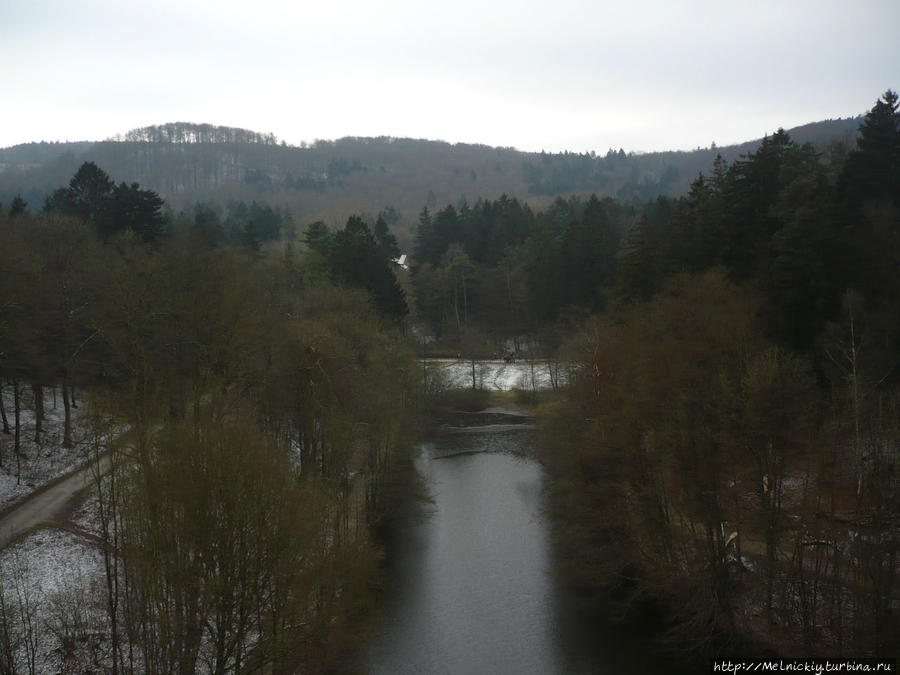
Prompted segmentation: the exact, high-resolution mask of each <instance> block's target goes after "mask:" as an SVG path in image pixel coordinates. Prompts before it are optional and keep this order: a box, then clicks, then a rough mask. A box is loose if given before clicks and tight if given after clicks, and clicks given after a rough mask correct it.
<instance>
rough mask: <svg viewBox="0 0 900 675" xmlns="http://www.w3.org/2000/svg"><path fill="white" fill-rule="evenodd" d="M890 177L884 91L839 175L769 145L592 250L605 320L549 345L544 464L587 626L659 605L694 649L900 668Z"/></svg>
mask: <svg viewBox="0 0 900 675" xmlns="http://www.w3.org/2000/svg"><path fill="white" fill-rule="evenodd" d="M898 167H900V115H898V105H897V96H896V94H895V93H893V92H890V91H889V92H887V93H886V94H885V95H884V97H883V98H882V99H880V100H879V101H878V102H877V103H876V104H875V106H874V107H873V108H872V109H871V110H870V111H869V113H868V114H867V115H866V116H865V119H864V120H863V122H862V124H861V126H860V135H859V138H858V141H857V143H856V144H855V147H854V148H852V149H850V151H849V152H848V153H847V154H846V156H845V157H843V159H842V161H840V162H836V161H834V160H833V159H830V160H829V161H823V158H822V157H821V156H820V155H819V154H818V153H817V152H815V151H814V149H813V148H812V147H810V146H808V145H805V144H803V145H798V144H796V143H795V142H793V141H792V139H791V138H790V137H789V135H788V134H786V133H784V132H782V131H779V132H777V133H776V134H774V135H773V136H771V137H768V138H766V139H765V140H764V141H763V143H762V144H761V146H760V147H759V149H758V150H757V151H755V152H752V153H748V154H747V155H745V156H743V157H741V158H739V159H737V160H736V161H734V162H731V163H730V164H729V163H726V162H724V161H717V162H716V165H715V167H714V170H713V171H712V173H711V174H710V175H701V176H698V177H697V179H696V180H695V181H694V183H693V184H692V186H691V190H690V192H689V194H688V195H686V196H685V197H683V198H681V199H678V200H675V201H672V200H668V199H666V198H664V197H660V198H659V199H657V200H655V201H653V202H652V203H649V204H647V205H646V207H645V208H644V210H643V211H642V212H641V213H640V214H639V215H638V217H637V219H636V221H635V222H634V223H633V224H632V225H631V226H630V227H628V228H627V229H625V230H624V231H623V232H622V233H621V234H622V237H621V248H620V249H619V251H618V253H617V256H616V257H615V264H614V265H608V261H610V260H612V259H611V258H603V257H600V256H599V250H598V249H590V250H593V251H594V255H595V256H597V257H596V258H595V260H596V261H597V263H596V264H598V265H599V268H598V269H602V270H604V273H603V274H597V275H594V276H593V277H592V279H594V280H595V281H596V283H598V284H599V283H600V282H601V280H603V281H604V283H603V285H601V286H600V287H599V289H597V290H596V291H594V292H593V295H590V294H588V295H584V294H583V292H582V297H584V298H585V300H586V302H587V304H588V306H590V307H591V308H592V309H597V308H600V307H601V306H602V307H605V308H606V311H604V312H603V313H601V314H595V315H593V316H592V318H590V319H589V320H588V321H587V322H586V323H584V324H583V327H582V329H581V330H580V331H579V332H578V333H577V334H575V335H573V336H569V337H568V338H567V339H566V340H565V343H564V344H563V346H562V348H561V354H562V355H563V356H562V358H563V360H564V361H568V362H569V363H571V364H573V367H574V373H573V375H572V378H571V381H572V385H571V386H570V388H569V389H568V390H567V391H566V392H565V394H564V395H563V397H562V398H561V399H560V400H559V401H558V402H557V403H556V404H554V405H553V407H552V409H551V410H550V411H549V412H548V415H547V418H548V424H547V427H546V429H545V431H546V434H545V454H544V459H545V462H546V466H547V467H548V471H549V474H550V476H551V487H550V494H551V509H552V515H553V518H554V522H555V523H556V526H557V528H558V529H557V537H558V540H559V543H560V544H559V545H560V550H561V551H562V552H563V559H564V562H563V564H562V566H563V568H564V569H565V572H566V573H567V574H568V575H569V578H570V579H571V580H572V582H573V583H574V584H576V585H578V586H579V587H580V588H582V589H583V590H584V592H585V593H586V594H587V595H589V596H590V597H592V598H593V599H594V602H595V603H596V604H597V606H599V607H603V608H604V610H603V611H605V612H612V613H613V614H617V613H619V612H621V613H622V614H627V613H628V611H629V608H630V609H631V611H633V610H634V608H635V607H640V606H643V605H646V604H648V602H649V601H651V600H652V601H653V602H654V603H656V602H660V601H661V602H662V604H663V605H664V606H665V607H667V608H668V610H667V611H668V612H669V621H668V623H667V630H668V636H669V639H670V641H671V644H672V645H673V646H676V645H677V648H678V649H687V650H694V651H695V653H700V654H703V653H708V652H709V651H710V650H717V651H719V653H722V652H723V651H724V652H725V653H735V651H737V652H738V653H747V651H748V650H749V649H753V650H756V651H760V652H766V650H768V653H778V654H782V655H791V656H808V655H810V654H819V655H830V656H834V655H861V654H870V655H876V654H877V655H882V656H887V657H891V658H896V656H897V649H898V646H900V645H898V641H897V636H898V635H900V624H898V599H900V584H898V574H900V560H898V544H900V521H898V514H900V489H898V488H900V480H898V460H900V454H898V450H900V426H898V419H900V417H898V403H900V389H898V385H900V379H898V377H900V371H898V354H900V341H898V340H900V302H898V298H900V288H898V280H900V277H898V274H897V270H898V269H900V266H898V263H900V237H898V233H900V172H898ZM588 206H589V205H588ZM587 213H589V211H588V208H587V206H586V207H585V214H587ZM587 217H588V216H587V215H584V216H582V221H583V220H584V219H586V218H587ZM569 222H570V223H572V227H577V223H578V220H577V219H576V220H570V221H569ZM609 222H615V218H609ZM592 231H594V232H601V231H603V228H600V229H599V230H598V229H597V228H594V229H593V230H592ZM557 232H558V235H557V237H556V238H555V239H554V238H547V239H545V240H544V241H549V242H551V243H555V245H556V246H557V247H558V249H562V247H563V245H564V241H565V237H566V229H565V228H564V227H563V226H562V225H560V226H559V227H558V228H557ZM597 240H598V241H600V240H602V237H601V236H600V235H599V234H598V235H597ZM524 248H525V250H527V248H528V244H527V240H526V244H525V247H524ZM581 254H582V255H583V256H586V257H587V258H589V259H590V258H591V256H590V254H589V253H587V252H585V251H582V252H581ZM527 261H528V258H527V257H526V258H525V263H526V264H527ZM526 269H527V268H526ZM609 270H611V272H609ZM571 283H572V281H567V282H565V283H564V284H563V283H561V285H560V286H559V288H563V287H567V288H566V290H565V291H564V292H563V294H562V295H560V296H559V297H560V300H559V302H555V303H553V305H552V306H554V307H563V306H564V305H565V302H566V300H567V299H568V298H571V297H572V294H573V293H575V291H574V290H573V289H572V288H571V287H570V285H571ZM548 285H550V284H548ZM588 288H594V287H591V286H589V287H588ZM544 290H546V286H544V287H542V289H541V291H542V292H543V291H544ZM742 643H743V644H742ZM747 643H749V644H751V645H752V644H755V645H756V646H755V647H748V644H747Z"/></svg>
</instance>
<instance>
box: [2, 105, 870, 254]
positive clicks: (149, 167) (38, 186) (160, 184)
mask: <svg viewBox="0 0 900 675" xmlns="http://www.w3.org/2000/svg"><path fill="white" fill-rule="evenodd" d="M858 123H859V120H858V119H856V120H854V119H839V120H829V121H824V122H817V123H812V124H808V125H805V126H803V127H798V128H796V129H793V130H791V134H792V135H793V137H794V138H795V140H796V141H799V142H805V141H810V142H812V143H814V144H815V145H816V147H817V148H818V149H819V150H820V151H822V152H830V150H829V148H830V147H831V145H832V143H833V142H834V141H838V142H843V141H846V140H848V139H851V138H852V136H853V134H855V131H856V127H857V126H858ZM758 145H759V141H758V140H757V141H751V142H747V143H744V144H741V145H733V146H727V147H725V146H723V147H720V148H716V147H715V145H714V144H713V145H712V146H711V147H709V148H705V149H697V150H695V151H691V152H660V153H648V154H633V153H626V152H625V150H623V149H621V148H619V149H612V148H610V149H608V150H605V151H603V152H596V153H594V152H586V153H572V152H564V153H543V152H542V153H533V152H531V153H529V152H518V151H516V150H514V149H512V148H492V147H488V146H482V145H467V144H449V143H444V142H439V141H425V140H415V139H407V138H390V137H383V138H343V139H340V140H336V141H316V142H315V143H312V144H310V145H302V146H300V147H295V146H289V145H287V144H283V143H280V142H278V141H277V139H276V138H275V137H274V136H272V135H271V134H260V133H257V132H253V131H248V130H244V129H234V128H231V127H216V126H212V125H208V124H188V123H173V124H164V125H158V126H152V127H145V128H142V129H135V130H132V131H130V132H128V133H126V134H124V135H123V136H121V137H116V138H113V139H110V140H108V141H103V142H98V143H87V142H78V143H30V144H25V145H18V146H14V147H11V148H5V149H0V202H3V203H9V201H10V200H11V199H12V198H13V197H14V196H15V195H16V194H21V195H22V196H23V198H24V199H25V200H26V201H28V202H29V203H31V204H42V203H43V201H44V199H45V198H46V196H47V195H48V194H50V192H52V191H53V190H55V189H56V188H57V187H58V186H59V185H61V184H63V183H64V182H65V181H67V180H68V179H69V177H70V176H71V175H72V174H73V173H74V172H75V171H76V170H77V169H78V167H79V166H81V165H82V164H83V163H85V162H93V163H95V164H97V165H98V166H101V167H103V169H104V170H105V171H107V172H109V174H110V175H112V176H115V177H116V180H120V181H121V180H124V181H126V182H127V183H129V184H130V183H132V182H137V183H139V184H140V185H141V186H142V187H144V188H145V189H150V190H153V191H155V192H156V193H158V194H159V195H160V196H161V197H162V198H164V199H165V200H166V203H167V205H168V207H169V208H170V209H171V210H172V211H173V213H175V214H177V213H178V212H180V211H185V212H188V213H191V212H192V211H193V210H194V208H195V207H196V205H197V204H198V202H199V203H201V204H202V205H204V206H205V207H207V208H219V209H223V208H225V206H226V205H227V204H228V203H229V202H242V201H243V202H246V203H251V202H253V201H257V202H259V203H261V204H265V205H267V206H269V207H270V208H272V209H274V210H276V211H279V212H289V213H290V214H291V215H292V216H293V218H294V220H295V221H296V222H298V223H301V224H304V223H308V222H312V221H316V220H321V221H324V222H326V223H328V224H329V225H330V226H333V227H334V226H339V225H342V224H343V223H344V222H345V221H346V219H347V218H348V217H350V216H351V215H357V214H363V215H367V216H369V217H373V218H374V216H375V215H376V214H377V213H378V212H379V211H382V210H387V209H388V208H389V207H390V208H391V209H393V210H394V212H395V213H396V214H397V215H398V218H397V221H396V222H395V223H389V225H391V227H392V228H393V229H394V232H395V234H396V235H397V236H398V238H399V239H400V242H401V244H402V246H403V247H404V249H406V248H407V247H408V246H409V245H410V244H411V241H412V235H411V232H412V228H413V227H414V226H415V224H416V220H417V214H418V213H419V212H420V211H421V209H422V206H423V205H427V206H428V207H429V208H430V209H435V208H436V207H438V206H439V205H441V204H445V203H448V202H449V203H457V202H458V201H459V200H460V199H461V198H464V199H467V200H468V201H470V202H473V203H474V202H475V201H477V200H478V199H480V198H483V199H496V198H498V197H499V196H500V195H502V194H508V195H514V196H516V197H518V198H519V199H527V200H528V202H529V204H531V205H533V206H546V205H547V204H549V203H550V202H551V201H552V199H553V198H554V197H556V196H557V195H563V196H569V195H572V194H582V195H586V194H590V193H591V192H594V193H596V194H598V195H600V196H610V197H615V198H617V199H619V200H622V201H629V200H632V199H635V198H637V199H638V200H646V199H648V198H653V197H656V195H657V194H660V193H662V194H666V195H668V196H671V197H677V196H679V195H681V194H683V193H684V192H685V191H686V190H687V188H688V186H689V184H690V182H691V180H692V179H693V177H694V176H696V175H697V172H698V171H708V170H709V169H710V168H711V166H712V162H713V160H714V159H715V157H716V155H717V154H718V153H721V154H722V156H723V157H724V158H725V159H726V160H729V161H730V160H733V159H736V158H737V157H738V156H739V155H740V154H742V153H746V152H749V151H752V150H754V149H755V148H756V147H757V146H758Z"/></svg>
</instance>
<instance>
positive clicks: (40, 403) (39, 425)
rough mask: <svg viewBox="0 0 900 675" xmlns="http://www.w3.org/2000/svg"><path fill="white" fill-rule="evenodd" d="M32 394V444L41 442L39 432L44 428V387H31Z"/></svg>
mask: <svg viewBox="0 0 900 675" xmlns="http://www.w3.org/2000/svg"><path fill="white" fill-rule="evenodd" d="M31 391H32V393H33V394H34V442H35V443H40V442H41V431H42V429H43V426H44V387H43V386H41V385H40V384H33V385H31Z"/></svg>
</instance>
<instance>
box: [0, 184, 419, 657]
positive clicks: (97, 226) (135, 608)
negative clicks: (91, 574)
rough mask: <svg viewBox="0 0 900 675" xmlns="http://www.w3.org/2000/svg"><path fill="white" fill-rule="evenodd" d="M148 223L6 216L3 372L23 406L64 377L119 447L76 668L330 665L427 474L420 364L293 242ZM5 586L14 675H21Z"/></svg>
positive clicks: (87, 442)
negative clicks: (220, 240) (227, 239)
mask: <svg viewBox="0 0 900 675" xmlns="http://www.w3.org/2000/svg"><path fill="white" fill-rule="evenodd" d="M86 171H90V172H91V174H92V175H94V176H95V177H97V176H98V175H99V174H97V172H96V171H94V169H93V168H89V169H87V170H86ZM76 184H80V182H78V181H76ZM92 184H95V185H106V183H105V181H102V180H100V181H95V182H94V183H92ZM74 187H75V185H70V187H69V188H66V189H64V190H63V192H62V193H60V203H63V204H70V200H68V197H70V196H72V195H69V194H68V193H67V192H66V190H68V189H73V188H74ZM129 190H130V188H129ZM79 194H80V193H79ZM101 194H102V195H105V196H103V197H102V198H99V197H98V199H99V202H98V203H101V204H105V201H104V200H105V199H107V198H109V199H114V197H115V194H116V193H115V190H113V189H110V190H107V191H105V192H102V193H101ZM64 198H65V199H64ZM53 203H54V204H55V203H57V200H54V202H53ZM71 203H74V204H76V205H77V204H80V203H81V201H79V199H75V200H74V201H72V202H71ZM137 222H142V221H137ZM108 223H112V224H113V225H114V226H113V227H109V226H108V225H107V224H108ZM152 232H154V233H155V230H152ZM146 233H147V230H144V229H141V228H140V227H132V226H128V227H125V226H123V224H122V222H121V221H118V220H115V219H113V220H110V221H108V220H107V212H106V210H105V207H104V208H101V209H99V210H97V211H87V212H85V213H84V214H83V215H80V216H79V217H76V216H74V215H68V214H67V213H62V212H60V210H50V211H46V212H43V213H41V214H38V215H32V214H29V213H27V211H25V210H22V209H19V210H17V211H16V212H15V213H14V214H13V215H8V214H2V215H0V278H2V279H3V283H2V284H0V386H2V388H4V389H7V390H8V388H10V387H11V388H12V389H13V392H14V394H15V396H14V398H15V401H16V406H18V405H19V402H20V400H21V397H20V396H19V392H21V391H22V390H23V389H24V388H25V387H32V388H35V390H36V391H38V390H40V389H41V388H43V387H49V386H60V385H61V386H62V388H63V394H64V395H63V398H64V400H65V402H66V406H67V410H66V422H65V427H66V428H65V442H66V443H80V444H81V445H82V447H84V448H85V449H86V450H87V451H89V452H90V454H92V455H94V456H97V457H100V456H103V455H106V456H107V457H108V461H109V462H110V469H109V471H108V472H107V473H106V474H104V475H103V476H97V477H96V478H95V484H94V486H93V493H94V498H95V500H96V504H97V506H96V508H97V519H98V522H99V537H100V540H101V543H100V548H101V552H102V555H103V560H104V578H103V581H102V583H101V584H100V585H99V586H98V587H97V588H96V589H95V590H94V592H93V594H92V595H89V596H88V597H87V600H86V603H87V605H88V606H89V607H90V608H92V610H93V611H97V612H99V613H100V616H101V617H103V618H102V620H98V621H99V622H89V623H88V624H87V625H86V624H84V623H83V622H81V623H79V622H76V621H74V618H75V616H76V615H75V614H73V615H72V617H70V618H73V621H71V622H68V623H66V622H64V623H63V624H61V625H62V627H63V628H64V629H65V630H64V631H63V633H64V634H61V635H60V636H59V637H60V640H62V647H63V648H62V649H61V650H60V652H59V653H60V654H63V655H64V658H65V659H67V660H66V662H65V663H64V664H63V666H62V667H63V670H65V671H67V672H75V671H79V672H80V671H82V670H85V669H97V668H99V669H102V670H104V671H106V672H113V673H116V672H150V673H176V672H178V673H193V672H196V671H197V670H206V671H209V672H248V671H254V672H256V671H265V672H285V673H287V672H321V671H324V670H326V669H327V668H329V667H332V668H333V667H335V662H336V659H338V658H339V657H340V656H341V654H342V653H344V650H345V649H346V648H347V647H348V646H352V644H353V639H354V638H353V631H354V629H355V628H356V627H358V619H359V618H360V617H361V616H362V615H364V614H365V610H366V609H367V607H368V606H369V605H368V603H369V602H370V600H371V589H372V587H373V584H374V581H375V580H376V571H377V560H378V550H377V546H376V544H375V543H374V538H373V534H374V533H375V531H376V529H377V528H378V527H379V526H381V525H382V524H383V522H384V519H385V518H388V517H389V516H390V515H391V514H392V513H394V512H395V508H394V505H395V503H396V502H397V501H398V500H400V499H401V498H402V496H403V495H404V494H405V493H406V490H407V487H406V486H407V485H409V484H412V483H413V482H414V481H413V480H412V478H411V477H412V475H414V472H413V471H412V470H411V468H410V467H411V464H410V463H409V461H408V459H409V453H408V452H407V451H408V449H409V447H410V444H411V440H412V438H413V434H414V424H413V422H414V415H415V413H416V409H417V406H418V405H419V398H418V396H419V393H420V392H421V384H420V383H419V382H418V379H415V385H414V384H413V379H414V378H417V376H418V373H419V368H418V367H416V365H415V363H414V362H411V360H410V359H411V356H410V353H409V351H408V350H407V348H406V346H405V343H404V341H403V340H402V337H401V336H400V334H399V332H398V330H397V327H396V322H395V321H394V320H393V319H391V318H386V317H384V316H382V315H381V314H380V313H379V312H378V311H377V310H376V309H375V308H374V307H373V305H372V303H371V301H370V298H369V296H368V295H367V294H366V293H365V292H364V291H363V290H359V289H352V288H349V287H347V286H346V285H344V286H338V285H336V284H334V283H333V282H332V281H331V279H330V278H329V276H328V274H327V273H326V272H324V271H323V270H322V268H321V264H320V262H318V261H317V260H312V259H308V257H307V256H302V255H300V253H299V252H298V251H295V250H294V249H293V248H292V247H288V249H287V252H286V254H285V255H281V256H261V255H258V254H254V253H252V252H249V251H247V249H246V248H244V247H240V246H223V247H219V248H213V247H211V246H210V245H209V242H207V241H205V240H204V239H203V238H202V237H201V236H198V233H196V232H186V233H182V234H177V235H175V234H166V235H164V236H156V234H154V236H152V237H148V236H146ZM73 387H77V388H78V389H79V390H80V391H81V392H82V393H83V394H84V395H85V396H87V397H88V398H89V399H90V406H89V408H90V410H91V411H92V412H91V415H90V416H89V417H84V418H82V422H81V423H79V424H76V423H75V422H73V421H72V419H71V416H70V414H69V413H70V411H69V409H68V406H69V398H70V396H69V394H70V390H71V389H72V388H73ZM35 400H36V401H37V400H42V396H39V395H37V394H36V396H35ZM35 414H36V415H37V418H38V422H39V420H40V415H41V411H40V410H35ZM17 416H18V407H17V410H16V411H15V414H14V415H10V417H11V418H12V419H13V420H14V421H15V422H17V421H18V420H17V419H16V418H17ZM7 431H14V433H16V434H17V433H18V424H17V423H16V424H15V429H14V430H11V429H7ZM38 433H40V428H39V426H38ZM8 438H9V437H8V436H7V437H4V438H3V439H0V447H2V448H4V449H6V448H7V447H8V445H9V442H8ZM20 451H21V450H20V449H19V447H18V446H14V447H13V453H14V454H18V453H19V452H20ZM10 459H11V458H10V456H9V454H8V452H5V453H2V454H0V461H3V462H7V461H10ZM404 471H407V472H409V473H408V474H403V472H404ZM401 475H403V476H404V478H403V479H402V480H401V479H400V478H398V476H401ZM3 599H4V602H2V603H0V608H2V609H3V610H4V611H3V616H2V617H0V618H2V619H3V625H2V628H3V630H0V659H3V661H2V665H0V670H3V671H4V672H19V670H20V668H25V666H24V665H23V664H22V663H19V662H17V661H16V658H17V656H16V654H17V651H16V645H17V642H18V640H19V639H20V638H22V635H20V632H21V629H22V625H21V623H20V622H19V621H18V620H17V619H16V617H17V616H18V615H17V614H15V610H14V607H15V598H12V597H4V598H3ZM76 609H78V608H75V609H72V610H71V611H73V612H75V611H76ZM87 615H90V612H88V613H87ZM23 616H24V614H23ZM67 616H68V615H67ZM77 616H78V617H81V618H83V617H84V616H85V613H84V612H81V613H79V614H77Z"/></svg>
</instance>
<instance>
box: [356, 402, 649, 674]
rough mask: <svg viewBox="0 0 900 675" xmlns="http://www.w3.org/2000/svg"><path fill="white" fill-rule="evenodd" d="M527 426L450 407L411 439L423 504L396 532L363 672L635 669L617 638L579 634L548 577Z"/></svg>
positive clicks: (515, 417) (518, 418) (510, 416)
mask: <svg viewBox="0 0 900 675" xmlns="http://www.w3.org/2000/svg"><path fill="white" fill-rule="evenodd" d="M531 422H532V420H531V419H530V418H528V417H524V416H522V415H519V414H516V413H512V412H511V411H504V410H500V409H491V410H488V411H485V412H484V413H474V414H463V413H459V414H458V415H457V416H455V418H454V419H453V420H451V421H450V423H449V424H448V425H445V426H444V427H442V429H441V431H440V432H439V433H438V434H437V435H436V437H435V438H434V439H433V440H432V441H431V442H428V443H425V444H423V446H422V452H421V455H420V457H419V460H418V467H419V471H420V472H421V473H422V474H423V476H424V477H425V478H426V480H427V482H428V485H429V487H430V491H431V494H432V496H433V499H434V503H433V505H431V506H430V507H429V513H428V514H427V515H426V517H424V518H422V519H421V520H420V521H418V522H415V523H413V524H410V525H408V526H406V527H404V528H401V530H400V531H399V532H397V533H396V538H397V540H396V541H395V542H394V545H393V546H392V547H391V548H392V554H391V569H390V578H391V581H390V583H391V587H390V591H391V592H390V593H389V596H390V601H389V604H388V607H387V608H386V609H385V614H384V616H383V618H382V619H381V620H380V622H379V624H378V626H377V627H376V629H375V632H374V635H373V637H372V639H371V641H370V644H369V646H368V649H367V650H366V652H365V657H364V663H363V664H362V667H363V670H365V671H366V672H370V673H392V674H393V673H417V674H418V673H460V674H467V675H470V674H477V673H607V672H608V673H639V672H647V671H646V669H645V668H646V664H638V663H634V658H633V653H626V652H632V649H625V648H624V645H623V644H622V643H621V642H620V641H619V640H618V638H617V637H615V636H612V635H597V634H590V635H587V634H585V630H584V627H583V626H581V625H580V622H579V620H578V618H577V616H576V613H575V612H574V611H573V610H572V609H571V603H570V602H569V599H567V596H566V593H565V592H564V591H562V590H561V589H560V588H559V587H558V585H557V583H556V582H555V580H554V577H553V575H552V573H551V572H552V570H551V566H552V554H551V546H550V533H549V527H548V523H547V522H546V521H545V519H544V517H543V516H542V508H541V507H542V481H543V474H542V470H541V466H540V464H539V463H538V462H537V461H536V460H535V459H534V450H535V443H536V438H535V436H536V434H535V432H534V430H533V426H532V424H531ZM623 650H624V651H623Z"/></svg>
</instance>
